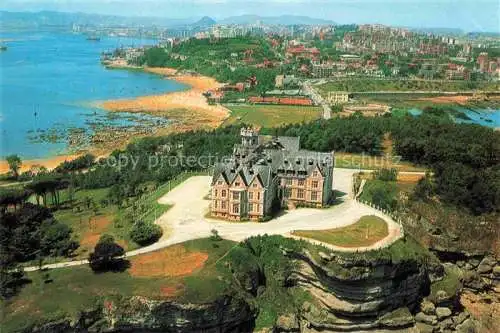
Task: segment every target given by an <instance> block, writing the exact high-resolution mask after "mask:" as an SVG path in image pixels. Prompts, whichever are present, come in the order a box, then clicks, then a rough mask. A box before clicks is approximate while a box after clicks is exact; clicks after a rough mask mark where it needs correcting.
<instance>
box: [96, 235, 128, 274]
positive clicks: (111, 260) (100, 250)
mask: <svg viewBox="0 0 500 333" xmlns="http://www.w3.org/2000/svg"><path fill="white" fill-rule="evenodd" d="M124 254H125V250H124V249H123V247H121V246H120V245H118V244H116V243H115V239H114V238H113V236H110V235H106V234H104V235H102V236H101V238H100V239H99V242H98V243H97V244H96V246H95V248H94V252H92V253H91V254H90V256H89V265H90V267H91V268H92V270H93V271H94V272H101V271H107V270H112V271H122V270H124V269H125V268H126V267H127V265H126V263H127V261H126V260H123V259H122V258H120V257H121V256H123V255H124Z"/></svg>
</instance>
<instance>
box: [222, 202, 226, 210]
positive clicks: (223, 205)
mask: <svg viewBox="0 0 500 333" xmlns="http://www.w3.org/2000/svg"><path fill="white" fill-rule="evenodd" d="M221 208H222V209H226V202H225V201H222V203H221Z"/></svg>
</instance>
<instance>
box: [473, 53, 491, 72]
mask: <svg viewBox="0 0 500 333" xmlns="http://www.w3.org/2000/svg"><path fill="white" fill-rule="evenodd" d="M476 61H477V64H478V65H479V71H480V72H481V73H486V72H487V71H488V62H489V59H488V53H487V52H481V53H480V54H479V55H478V56H477V60H476Z"/></svg>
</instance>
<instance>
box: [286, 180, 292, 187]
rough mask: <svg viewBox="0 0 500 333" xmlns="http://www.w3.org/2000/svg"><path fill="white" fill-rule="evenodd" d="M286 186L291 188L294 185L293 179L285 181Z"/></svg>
mask: <svg viewBox="0 0 500 333" xmlns="http://www.w3.org/2000/svg"><path fill="white" fill-rule="evenodd" d="M285 184H286V185H288V186H291V185H292V178H287V179H286V181H285Z"/></svg>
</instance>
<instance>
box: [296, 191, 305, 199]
mask: <svg viewBox="0 0 500 333" xmlns="http://www.w3.org/2000/svg"><path fill="white" fill-rule="evenodd" d="M297 198H299V199H304V190H302V189H299V190H297Z"/></svg>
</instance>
